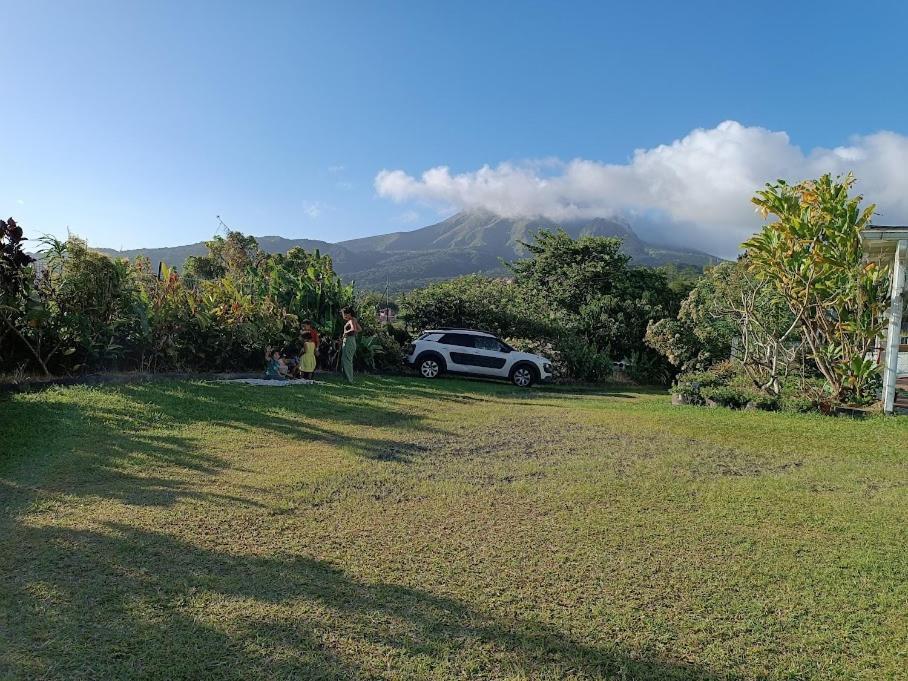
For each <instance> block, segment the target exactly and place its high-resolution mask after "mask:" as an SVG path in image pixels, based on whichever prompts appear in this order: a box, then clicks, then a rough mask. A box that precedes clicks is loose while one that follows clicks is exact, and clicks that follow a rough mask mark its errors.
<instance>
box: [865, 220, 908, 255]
mask: <svg viewBox="0 0 908 681" xmlns="http://www.w3.org/2000/svg"><path fill="white" fill-rule="evenodd" d="M861 239H863V241H864V252H865V253H866V254H867V256H868V257H869V258H873V259H875V258H880V257H884V256H887V255H892V254H893V253H895V249H896V245H897V244H898V242H899V241H901V240H903V239H908V225H870V226H869V227H868V228H867V229H865V230H864V231H862V232H861Z"/></svg>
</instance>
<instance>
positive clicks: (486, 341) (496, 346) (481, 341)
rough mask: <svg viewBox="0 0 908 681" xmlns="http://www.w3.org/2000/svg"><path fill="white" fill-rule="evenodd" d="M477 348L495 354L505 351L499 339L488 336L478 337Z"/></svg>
mask: <svg viewBox="0 0 908 681" xmlns="http://www.w3.org/2000/svg"><path fill="white" fill-rule="evenodd" d="M476 347H477V348H479V349H480V350H492V351H494V352H502V351H503V350H504V348H503V347H502V345H501V343H500V342H499V341H498V339H497V338H490V337H488V336H476Z"/></svg>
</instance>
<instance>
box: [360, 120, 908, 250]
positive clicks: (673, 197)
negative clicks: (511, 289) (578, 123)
mask: <svg viewBox="0 0 908 681" xmlns="http://www.w3.org/2000/svg"><path fill="white" fill-rule="evenodd" d="M849 170H850V171H853V172H854V173H855V175H856V176H857V178H858V180H859V184H858V187H857V189H858V191H860V192H861V193H863V194H864V195H865V196H866V198H867V201H873V202H875V203H877V211H878V212H879V213H880V217H879V219H878V221H879V222H888V223H893V222H905V221H908V137H905V136H902V135H899V134H896V133H892V132H878V133H875V134H872V135H866V136H858V137H854V138H853V139H852V140H851V141H850V143H849V145H848V146H843V147H837V148H834V149H825V148H816V149H813V150H811V151H810V152H808V153H804V152H803V151H802V150H801V149H800V148H799V147H797V146H795V145H794V144H792V142H791V140H790V139H789V137H788V135H787V134H786V133H784V132H775V131H771V130H767V129H765V128H759V127H746V126H743V125H741V124H740V123H737V122H735V121H726V122H724V123H721V124H720V125H718V126H716V127H715V128H711V129H697V130H694V131H692V132H691V133H689V134H688V135H687V136H685V137H684V138H682V139H679V140H675V141H674V142H672V143H670V144H664V145H660V146H658V147H655V148H652V149H638V150H637V151H635V152H634V154H633V156H632V157H631V159H630V160H629V161H628V162H627V163H623V164H610V163H601V162H598V161H590V160H585V159H574V160H571V161H568V162H560V161H553V160H552V159H545V160H544V161H531V162H524V163H510V162H506V163H501V164H499V165H498V166H496V167H490V166H483V167H482V168H480V169H478V170H475V171H472V172H466V173H459V174H452V173H451V171H450V169H449V168H447V167H446V166H438V167H435V168H430V169H429V170H427V171H425V172H424V173H423V174H422V175H421V176H420V177H418V178H416V177H413V176H411V175H409V174H407V173H406V172H404V171H402V170H382V171H381V172H380V173H379V174H378V175H377V176H376V178H375V188H376V190H377V192H378V194H379V195H380V196H383V197H386V198H390V199H392V200H394V201H397V202H407V201H414V200H416V201H424V202H429V203H432V204H435V205H443V206H452V207H454V208H485V209H488V210H491V211H494V212H496V213H499V214H502V215H506V216H518V215H543V216H546V217H549V218H552V219H555V220H565V219H571V218H584V217H598V216H603V217H609V216H623V217H627V218H629V219H630V220H631V222H632V223H633V224H634V225H635V226H636V227H637V228H638V230H639V231H640V232H641V236H644V237H650V238H652V237H654V236H659V237H660V238H663V239H666V238H668V239H671V240H673V241H675V242H677V243H686V244H689V245H693V246H696V247H699V248H702V249H704V250H708V251H712V252H715V253H719V254H722V255H726V256H728V255H732V254H734V253H735V252H736V251H737V247H738V245H739V244H740V243H741V241H743V240H744V239H746V238H747V236H748V235H749V234H751V233H752V232H753V231H754V230H755V229H757V228H758V227H759V225H760V219H759V217H758V216H756V214H755V213H754V210H753V206H752V204H751V203H750V197H751V196H753V193H754V191H755V190H757V189H759V188H761V187H762V186H763V184H764V183H765V182H767V181H771V180H775V179H778V178H783V179H788V180H799V179H803V178H806V177H816V176H818V175H820V174H822V173H824V172H832V173H835V174H838V173H844V172H847V171H849Z"/></svg>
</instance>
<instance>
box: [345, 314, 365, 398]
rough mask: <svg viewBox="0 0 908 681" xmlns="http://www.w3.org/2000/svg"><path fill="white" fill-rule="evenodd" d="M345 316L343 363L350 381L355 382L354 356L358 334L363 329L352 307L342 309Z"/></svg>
mask: <svg viewBox="0 0 908 681" xmlns="http://www.w3.org/2000/svg"><path fill="white" fill-rule="evenodd" d="M341 314H343V316H344V347H343V350H341V364H342V366H343V367H344V376H346V377H347V382H348V383H353V356H354V355H356V335H357V334H358V333H359V332H360V331H362V327H361V326H360V325H359V320H357V319H356V317H355V316H354V315H353V308H352V307H345V308H344V309H343V310H341Z"/></svg>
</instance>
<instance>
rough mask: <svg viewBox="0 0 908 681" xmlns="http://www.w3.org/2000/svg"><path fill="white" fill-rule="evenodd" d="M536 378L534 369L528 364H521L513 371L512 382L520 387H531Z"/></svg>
mask: <svg viewBox="0 0 908 681" xmlns="http://www.w3.org/2000/svg"><path fill="white" fill-rule="evenodd" d="M534 378H535V377H534V376H533V370H532V369H531V368H530V367H527V366H519V367H517V368H516V369H514V371H512V372H511V383H513V384H514V385H516V386H517V387H518V388H529V387H530V386H531V385H533V379H534Z"/></svg>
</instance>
